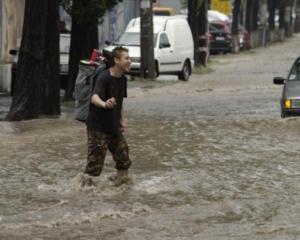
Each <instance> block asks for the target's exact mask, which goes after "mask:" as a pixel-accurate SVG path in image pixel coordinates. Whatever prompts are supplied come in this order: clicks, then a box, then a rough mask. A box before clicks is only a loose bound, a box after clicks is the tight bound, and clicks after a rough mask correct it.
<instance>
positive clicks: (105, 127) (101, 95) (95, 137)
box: [83, 47, 131, 186]
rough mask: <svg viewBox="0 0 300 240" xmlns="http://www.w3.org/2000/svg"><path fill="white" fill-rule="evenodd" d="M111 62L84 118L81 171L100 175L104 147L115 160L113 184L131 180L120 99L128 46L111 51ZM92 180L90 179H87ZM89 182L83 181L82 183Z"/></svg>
mask: <svg viewBox="0 0 300 240" xmlns="http://www.w3.org/2000/svg"><path fill="white" fill-rule="evenodd" d="M112 62H113V65H112V66H111V67H110V68H109V69H107V70H105V71H103V72H101V73H100V74H99V76H98V77H97V79H96V83H95V87H94V90H93V93H92V97H91V104H90V110H89V116H88V119H87V122H86V124H87V135H88V156H87V165H86V168H85V170H84V172H85V173H86V174H88V175H90V176H99V175H100V174H101V171H102V168H103V165H104V159H105V155H106V152H107V149H108V150H109V151H110V152H111V153H112V156H113V159H114V161H115V163H116V165H115V167H116V169H117V174H116V175H114V176H112V177H110V178H109V179H110V180H111V181H113V183H114V185H115V186H119V185H121V184H123V183H126V182H128V181H130V178H129V177H128V169H129V167H130V165H131V161H130V159H129V154H128V145H127V143H126V141H125V138H124V136H123V132H124V128H125V122H124V114H123V98H124V97H127V79H126V77H125V76H124V73H126V72H128V71H129V69H130V65H131V60H130V58H129V55H128V49H126V48H123V47H116V48H115V49H114V50H113V51H112ZM90 181H91V179H90ZM85 184H88V183H83V185H85Z"/></svg>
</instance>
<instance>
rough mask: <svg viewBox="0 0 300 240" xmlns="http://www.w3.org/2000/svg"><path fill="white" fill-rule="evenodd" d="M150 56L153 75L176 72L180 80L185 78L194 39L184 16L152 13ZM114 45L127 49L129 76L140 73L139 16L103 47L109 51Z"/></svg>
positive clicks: (189, 71)
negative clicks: (152, 57)
mask: <svg viewBox="0 0 300 240" xmlns="http://www.w3.org/2000/svg"><path fill="white" fill-rule="evenodd" d="M153 23H154V25H153V26H154V27H153V30H154V59H155V71H156V76H158V75H159V74H176V75H178V77H179V79H181V80H188V78H189V76H190V75H191V72H192V68H193V66H194V42H193V37H192V33H191V30H190V27H189V25H188V22H187V20H186V18H184V17H177V16H171V17H165V16H154V17H153ZM115 45H122V46H124V47H126V48H128V50H129V56H130V57H131V60H132V64H131V70H130V74H131V75H137V74H139V73H140V67H141V61H140V59H141V56H140V18H135V19H132V20H131V21H130V22H129V24H128V25H127V27H126V30H125V32H124V33H123V34H122V35H121V37H120V38H119V39H118V40H117V41H116V42H115V44H113V45H111V46H108V47H106V48H105V50H106V51H111V50H112V49H113V48H114V47H115Z"/></svg>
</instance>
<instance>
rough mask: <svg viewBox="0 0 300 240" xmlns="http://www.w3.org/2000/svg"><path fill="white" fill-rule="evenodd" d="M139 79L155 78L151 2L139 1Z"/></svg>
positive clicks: (147, 0)
mask: <svg viewBox="0 0 300 240" xmlns="http://www.w3.org/2000/svg"><path fill="white" fill-rule="evenodd" d="M140 4H141V5H140V16H141V25H140V26H141V31H140V32H141V36H140V40H141V68H140V76H141V78H150V79H153V78H155V77H156V76H155V75H156V74H155V72H156V71H155V63H154V44H153V15H152V6H153V1H152V0H141V2H140Z"/></svg>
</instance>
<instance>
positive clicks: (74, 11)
mask: <svg viewBox="0 0 300 240" xmlns="http://www.w3.org/2000/svg"><path fill="white" fill-rule="evenodd" d="M60 2H61V5H62V6H63V8H64V9H65V10H66V11H67V12H68V13H69V14H70V16H72V17H73V18H75V19H76V20H77V21H78V22H79V23H82V24H88V23H90V22H94V21H95V19H98V18H101V17H102V16H103V15H104V14H105V11H106V10H110V9H112V8H113V7H114V6H115V5H116V4H118V2H122V0H60Z"/></svg>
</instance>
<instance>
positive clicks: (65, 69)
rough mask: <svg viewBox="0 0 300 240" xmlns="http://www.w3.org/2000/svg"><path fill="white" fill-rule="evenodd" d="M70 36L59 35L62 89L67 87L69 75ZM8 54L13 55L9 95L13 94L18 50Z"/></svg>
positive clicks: (12, 50)
mask: <svg viewBox="0 0 300 240" xmlns="http://www.w3.org/2000/svg"><path fill="white" fill-rule="evenodd" d="M70 39H71V35H70V34H60V41H59V48H60V72H59V75H60V85H61V88H62V89H65V88H66V86H67V79H68V74H69V50H70ZM10 54H11V55H14V56H15V57H14V60H13V62H12V66H11V95H13V93H14V86H15V81H16V77H17V71H18V57H19V55H18V50H17V49H11V50H10Z"/></svg>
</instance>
